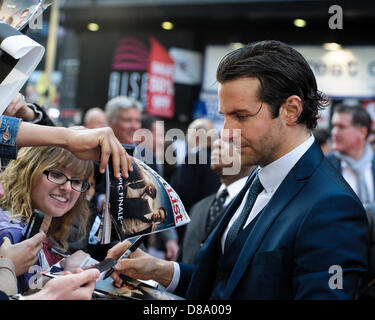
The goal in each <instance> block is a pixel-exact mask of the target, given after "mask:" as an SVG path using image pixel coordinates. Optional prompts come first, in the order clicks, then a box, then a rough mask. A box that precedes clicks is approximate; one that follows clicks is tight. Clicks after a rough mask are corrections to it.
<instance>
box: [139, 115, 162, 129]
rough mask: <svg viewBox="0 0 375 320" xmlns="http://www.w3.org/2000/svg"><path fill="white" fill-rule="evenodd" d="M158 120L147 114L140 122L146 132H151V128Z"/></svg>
mask: <svg viewBox="0 0 375 320" xmlns="http://www.w3.org/2000/svg"><path fill="white" fill-rule="evenodd" d="M158 120H159V119H158V118H156V117H154V116H150V115H148V114H145V115H143V116H142V120H141V121H142V128H143V129H147V130H152V126H153V125H154V123H155V122H156V121H158Z"/></svg>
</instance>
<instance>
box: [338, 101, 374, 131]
mask: <svg viewBox="0 0 375 320" xmlns="http://www.w3.org/2000/svg"><path fill="white" fill-rule="evenodd" d="M333 113H346V114H350V115H351V116H352V121H351V122H352V124H353V126H355V127H365V128H366V129H367V134H366V138H367V137H368V136H369V134H370V132H371V126H372V120H371V116H370V114H369V113H368V112H367V110H366V109H365V108H364V107H363V106H362V105H356V106H348V105H346V104H339V105H336V107H335V108H334V109H333Z"/></svg>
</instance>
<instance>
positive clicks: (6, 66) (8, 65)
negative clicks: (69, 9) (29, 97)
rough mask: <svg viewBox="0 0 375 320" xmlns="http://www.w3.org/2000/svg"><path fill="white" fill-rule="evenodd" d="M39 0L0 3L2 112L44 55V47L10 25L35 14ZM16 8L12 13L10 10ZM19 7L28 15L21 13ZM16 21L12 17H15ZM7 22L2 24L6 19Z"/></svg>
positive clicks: (23, 20) (16, 24)
mask: <svg viewBox="0 0 375 320" xmlns="http://www.w3.org/2000/svg"><path fill="white" fill-rule="evenodd" d="M20 2H22V5H25V6H26V5H27V4H26V3H33V2H35V3H36V7H35V6H33V8H32V9H31V7H23V6H22V5H21V6H20ZM42 2H43V1H37V0H34V1H32V0H31V1H18V2H15V1H11V0H5V1H1V2H0V19H1V20H0V114H2V113H3V112H4V110H5V109H6V107H7V106H8V105H9V103H10V102H11V101H12V100H13V98H14V96H15V95H16V94H17V93H18V92H19V90H20V89H21V88H22V87H23V85H24V84H25V82H26V81H27V80H28V78H29V76H30V75H31V73H32V72H33V71H34V70H35V68H36V67H37V66H38V64H39V62H40V61H41V59H42V57H43V55H44V51H45V49H44V47H43V46H41V45H40V44H39V43H37V42H35V41H34V40H32V39H31V38H29V37H27V36H26V35H24V34H22V33H21V32H19V31H18V30H17V29H16V28H13V27H12V25H14V26H16V27H17V28H18V26H20V27H22V26H24V25H25V24H26V23H27V21H29V19H30V18H31V17H32V15H33V14H35V11H36V10H37V8H38V7H39V6H40V5H41V4H42ZM12 8H13V9H14V10H17V11H15V12H13V11H11V9H12ZM22 10H28V14H25V15H24V16H22ZM18 15H19V16H20V17H19V18H17V22H15V21H16V20H15V18H16V17H17V16H18ZM7 21H8V22H9V24H8V23H6V22H7Z"/></svg>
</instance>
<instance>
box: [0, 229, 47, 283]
mask: <svg viewBox="0 0 375 320" xmlns="http://www.w3.org/2000/svg"><path fill="white" fill-rule="evenodd" d="M44 241H46V235H45V234H44V232H39V233H37V234H36V235H35V236H34V237H32V238H30V239H27V240H25V241H22V242H20V243H17V244H11V243H10V241H9V239H8V238H7V237H4V238H3V244H2V245H1V247H0V256H3V257H4V258H9V259H10V260H12V262H13V264H14V266H15V268H16V275H17V276H19V275H22V274H25V273H27V272H28V271H29V269H30V267H31V266H33V265H34V264H35V262H36V260H37V259H38V252H39V251H40V250H41V249H42V248H43V242H44Z"/></svg>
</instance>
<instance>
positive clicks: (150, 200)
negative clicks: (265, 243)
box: [103, 157, 190, 241]
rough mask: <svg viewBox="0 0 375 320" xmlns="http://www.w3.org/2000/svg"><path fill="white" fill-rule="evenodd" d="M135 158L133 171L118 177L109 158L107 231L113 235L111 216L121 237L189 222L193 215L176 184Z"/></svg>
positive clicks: (105, 221) (143, 233) (105, 213)
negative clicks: (177, 191) (186, 206)
mask: <svg viewBox="0 0 375 320" xmlns="http://www.w3.org/2000/svg"><path fill="white" fill-rule="evenodd" d="M131 159H132V161H133V163H132V164H133V171H132V172H129V177H128V178H127V179H124V178H123V177H121V178H120V179H116V178H115V177H114V175H113V170H112V163H111V161H109V165H108V170H107V190H106V199H107V203H106V204H105V212H104V218H105V219H104V223H103V224H104V226H103V228H106V230H103V235H105V236H106V237H108V236H109V235H108V233H109V232H110V230H111V229H110V228H108V225H110V222H109V221H108V220H111V222H112V223H113V225H114V229H115V230H116V233H117V235H118V237H119V239H120V240H121V241H122V240H125V239H128V238H132V237H135V236H138V235H146V234H151V233H155V232H160V231H163V230H165V229H169V228H175V227H179V226H182V225H185V224H187V223H189V222H190V218H189V217H188V215H187V213H186V211H185V208H184V205H183V204H182V201H181V199H180V198H179V196H178V194H177V193H176V192H175V191H174V190H173V188H172V187H171V186H170V185H169V184H168V183H167V182H166V181H165V180H164V179H163V178H162V177H161V176H160V175H159V174H158V173H156V172H155V171H154V170H152V169H151V168H150V167H149V166H148V165H146V164H145V163H143V162H142V161H140V160H138V159H136V158H134V157H131ZM106 211H107V212H106Z"/></svg>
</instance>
